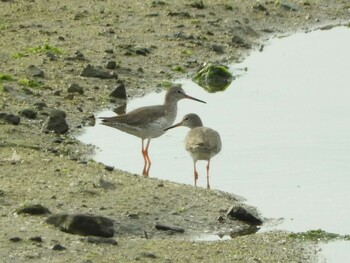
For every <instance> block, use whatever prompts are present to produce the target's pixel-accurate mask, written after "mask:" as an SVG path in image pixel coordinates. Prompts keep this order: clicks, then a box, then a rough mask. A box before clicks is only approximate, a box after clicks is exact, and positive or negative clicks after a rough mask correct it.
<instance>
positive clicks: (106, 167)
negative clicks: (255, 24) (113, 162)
mask: <svg viewBox="0 0 350 263" xmlns="http://www.w3.org/2000/svg"><path fill="white" fill-rule="evenodd" d="M105 170H106V171H108V172H112V171H113V170H114V166H109V165H106V166H105Z"/></svg>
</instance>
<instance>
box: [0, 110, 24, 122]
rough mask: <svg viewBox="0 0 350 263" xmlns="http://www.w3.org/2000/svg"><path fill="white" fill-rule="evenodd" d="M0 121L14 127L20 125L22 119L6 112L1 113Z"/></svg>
mask: <svg viewBox="0 0 350 263" xmlns="http://www.w3.org/2000/svg"><path fill="white" fill-rule="evenodd" d="M0 120H4V121H6V122H8V123H10V124H13V125H18V124H19V123H20V122H21V118H20V117H19V116H16V115H13V114H12V113H5V112H0Z"/></svg>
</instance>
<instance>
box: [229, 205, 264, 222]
mask: <svg viewBox="0 0 350 263" xmlns="http://www.w3.org/2000/svg"><path fill="white" fill-rule="evenodd" d="M226 215H227V216H228V217H231V218H233V219H236V220H240V221H243V222H246V223H247V224H250V225H261V224H262V223H263V221H262V219H261V218H260V217H259V216H258V214H257V212H256V210H255V209H253V208H250V207H243V206H235V205H233V206H232V207H230V208H229V209H228V211H227V214H226Z"/></svg>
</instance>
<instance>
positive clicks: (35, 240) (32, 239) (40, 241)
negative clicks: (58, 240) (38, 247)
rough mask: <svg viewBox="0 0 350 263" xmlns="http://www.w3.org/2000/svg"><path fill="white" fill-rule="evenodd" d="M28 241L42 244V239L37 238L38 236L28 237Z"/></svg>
mask: <svg viewBox="0 0 350 263" xmlns="http://www.w3.org/2000/svg"><path fill="white" fill-rule="evenodd" d="M29 240H30V241H33V242H37V243H42V242H43V239H42V238H41V237H39V236H36V237H30V238H29Z"/></svg>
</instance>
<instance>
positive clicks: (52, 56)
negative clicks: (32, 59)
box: [46, 51, 57, 61]
mask: <svg viewBox="0 0 350 263" xmlns="http://www.w3.org/2000/svg"><path fill="white" fill-rule="evenodd" d="M46 56H47V57H48V58H49V60H50V61H55V60H57V56H56V54H55V53H53V52H51V51H48V52H46Z"/></svg>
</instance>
